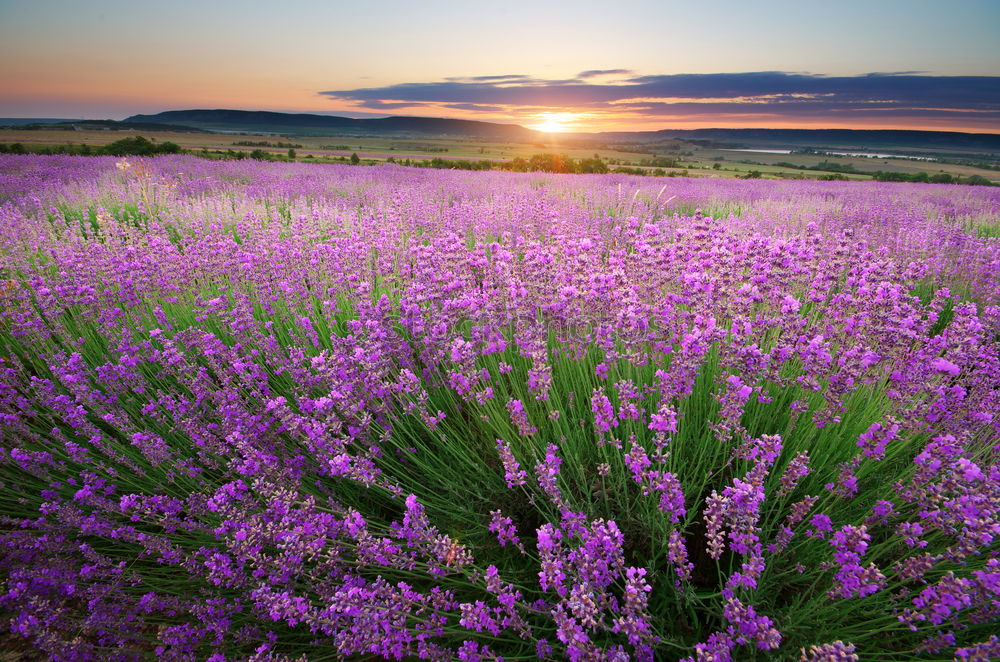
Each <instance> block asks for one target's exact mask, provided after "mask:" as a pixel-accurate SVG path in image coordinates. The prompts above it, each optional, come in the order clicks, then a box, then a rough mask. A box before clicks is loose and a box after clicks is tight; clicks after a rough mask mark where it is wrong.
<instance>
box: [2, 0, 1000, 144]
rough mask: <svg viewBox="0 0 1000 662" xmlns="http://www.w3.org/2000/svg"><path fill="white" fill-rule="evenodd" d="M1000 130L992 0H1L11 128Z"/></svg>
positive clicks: (999, 36)
mask: <svg viewBox="0 0 1000 662" xmlns="http://www.w3.org/2000/svg"><path fill="white" fill-rule="evenodd" d="M191 108H235V109H244V110H275V111H285V112H310V113H327V114H333V115H344V116H350V117H381V116H386V115H416V116H425V117H456V118H464V119H479V120H486V121H496V122H506V123H515V124H521V125H523V126H529V127H532V128H539V129H542V130H549V131H618V130H656V129H669V128H699V127H702V128H707V127H768V128H778V127H782V128H901V129H930V130H955V131H970V132H988V133H1000V0H951V1H950V2H944V1H942V0H836V2H828V1H819V0H753V1H751V2H748V1H745V0H744V1H742V2H728V1H724V0H706V1H704V2H697V1H696V0H685V1H684V2H677V1H674V0H658V1H654V0H650V1H638V0H635V1H629V0H617V1H611V0H601V1H599V2H592V1H590V0H576V1H573V2H547V1H545V0H532V1H521V0H506V1H504V2H480V1H478V0H454V1H452V0H426V1H416V0H414V1H402V0H398V1H388V0H364V1H362V0H352V1H349V2H348V1H341V0H326V1H316V2H308V1H306V0H284V1H283V2H280V3H279V2H263V1H258V0H240V1H228V0H199V1H197V2H195V1H192V0H171V1H170V2H146V1H144V0H140V1H139V2H136V1H135V0H131V1H128V2H126V1H122V0H86V1H83V0H0V117H65V118H107V119H123V118H125V117H127V116H129V115H132V114H136V113H156V112H160V111H164V110H182V109H191Z"/></svg>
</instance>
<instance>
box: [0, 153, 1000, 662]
mask: <svg viewBox="0 0 1000 662" xmlns="http://www.w3.org/2000/svg"><path fill="white" fill-rule="evenodd" d="M0 205H2V206H0V219H2V221H3V222H2V223H0V256H2V262H0V266H2V273H0V278H2V281H0V355H2V362H0V439H2V442H3V443H2V445H0V480H2V489H0V499H2V506H0V517H2V531H0V577H2V579H3V584H2V585H0V614H2V616H3V618H4V620H5V623H6V625H7V628H8V630H9V635H8V636H7V638H6V641H8V642H9V643H12V644H13V643H17V642H20V644H19V645H21V646H23V647H25V648H28V649H30V650H34V651H38V652H39V653H40V654H41V655H43V656H45V657H48V658H52V659H58V660H87V659H100V660H132V659H144V658H148V657H156V658H159V659H161V660H188V659H198V660H201V659H208V660H212V661H213V662H219V661H221V660H232V659H253V660H296V659H302V658H305V659H310V660H311V659H317V660H319V659H324V658H342V657H356V658H357V659H373V658H388V659H404V658H421V659H425V658H426V659H435V660H437V659H440V660H451V659H460V660H493V659H497V660H499V659H504V660H518V659H525V660H527V659H570V660H605V659H607V660H628V659H637V660H653V659H666V660H676V659H688V660H704V661H708V660H719V661H724V660H734V659H735V660H754V659H759V660H771V659H774V660H787V659H792V660H807V661H812V662H819V661H833V660H913V659H926V660H945V659H959V660H988V659H990V658H991V657H994V656H998V655H1000V640H998V638H997V637H996V636H995V632H997V630H998V614H1000V555H998V545H997V538H998V536H1000V521H998V508H1000V464H998V462H997V456H998V450H1000V435H998V431H997V425H996V414H997V412H1000V356H998V350H1000V283H998V277H1000V241H998V240H997V239H995V238H990V234H991V232H989V231H985V232H984V231H983V229H984V228H987V229H989V228H995V227H996V224H997V222H998V218H1000V195H998V194H997V193H996V192H994V190H992V189H986V188H982V187H979V188H971V187H959V186H934V185H926V186H916V185H891V184H877V183H853V182H827V183H815V182H767V181H736V180H726V181H722V180H715V181H709V180H683V179H671V180H670V182H669V183H668V184H667V185H666V186H663V185H662V182H656V183H650V182H648V181H645V180H642V179H640V178H630V177H624V176H616V175H608V176H559V177H556V176H551V175H548V176H542V175H537V174H527V175H521V174H514V173H498V172H488V173H465V172H445V171H434V172H427V171H417V170H410V169H404V168H398V167H391V166H384V167H373V168H351V167H346V166H345V167H337V166H311V165H306V164H262V163H248V162H245V161H244V162H229V163H225V162H223V163H220V162H207V161H200V160H197V159H193V158H189V157H159V158H156V159H151V160H142V159H138V160H132V161H116V160H115V159H97V158H95V159H84V158H72V157H48V158H43V157H37V156H34V157H33V156H22V157H15V156H9V157H2V158H0Z"/></svg>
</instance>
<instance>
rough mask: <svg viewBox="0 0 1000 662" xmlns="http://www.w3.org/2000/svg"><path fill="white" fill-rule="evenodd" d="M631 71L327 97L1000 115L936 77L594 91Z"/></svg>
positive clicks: (671, 82) (477, 107) (794, 79)
mask: <svg viewBox="0 0 1000 662" xmlns="http://www.w3.org/2000/svg"><path fill="white" fill-rule="evenodd" d="M602 74H631V72H629V71H628V70H625V69H605V70H591V71H584V72H581V73H580V74H579V75H578V76H577V77H576V78H573V79H564V80H544V79H538V78H533V77H529V76H524V75H522V74H510V75H503V76H478V77H475V78H468V79H448V80H445V81H439V82H431V83H405V84H400V85H390V86H387V87H377V88H358V89H353V90H328V91H324V92H320V94H322V95H324V96H328V97H330V98H332V99H337V100H341V101H352V102H356V103H358V104H360V105H361V106H364V107H366V108H403V107H410V108H421V107H424V106H442V105H443V106H447V107H451V108H456V109H463V110H473V111H481V112H484V113H485V112H491V113H495V112H497V111H499V110H501V109H504V110H508V111H512V112H524V111H525V110H526V107H532V108H533V109H536V110H538V109H541V110H543V111H544V110H549V111H553V110H562V109H596V110H605V111H606V110H613V109H620V110H622V111H626V112H631V113H634V114H637V115H640V116H648V117H650V118H654V117H661V116H672V117H677V116H683V115H685V114H690V115H702V114H710V113H716V114H719V115H737V114H740V115H747V116H765V115H766V116H772V117H789V118H794V117H807V116H808V117H815V116H821V115H822V114H824V113H827V114H836V115H838V116H841V117H843V116H845V115H850V116H856V117H859V118H861V117H869V116H872V113H878V114H879V115H878V116H879V117H882V118H886V117H891V116H898V117H918V116H922V117H931V116H933V117H936V118H940V119H946V118H952V119H955V120H956V121H958V120H962V121H966V120H971V121H974V122H976V123H977V124H978V125H980V126H986V125H987V123H988V122H990V121H994V120H995V118H996V116H997V114H998V113H1000V77H998V76H931V75H927V74H924V73H919V72H889V73H884V72H874V73H868V74H863V75H859V76H822V75H816V74H809V73H792V72H785V71H758V72H746V73H718V74H671V75H659V76H635V75H630V76H629V77H626V78H624V79H621V80H620V81H619V84H615V85H610V84H602V83H590V82H587V80H588V79H590V78H594V77H596V76H598V75H602Z"/></svg>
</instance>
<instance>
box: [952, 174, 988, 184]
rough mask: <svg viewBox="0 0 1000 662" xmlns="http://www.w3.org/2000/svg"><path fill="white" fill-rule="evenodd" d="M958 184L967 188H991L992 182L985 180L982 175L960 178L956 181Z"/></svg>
mask: <svg viewBox="0 0 1000 662" xmlns="http://www.w3.org/2000/svg"><path fill="white" fill-rule="evenodd" d="M958 183H959V184H965V185H967V186H993V185H994V184H993V182H991V181H990V180H988V179H986V178H985V177H983V176H982V175H970V176H969V177H962V178H960V179H959V180H958Z"/></svg>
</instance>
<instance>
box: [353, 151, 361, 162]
mask: <svg viewBox="0 0 1000 662" xmlns="http://www.w3.org/2000/svg"><path fill="white" fill-rule="evenodd" d="M359 163H361V157H359V156H358V153H357V152H354V153H353V154H351V165H358V164H359Z"/></svg>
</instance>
